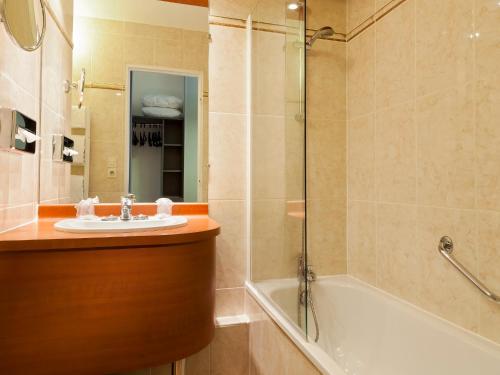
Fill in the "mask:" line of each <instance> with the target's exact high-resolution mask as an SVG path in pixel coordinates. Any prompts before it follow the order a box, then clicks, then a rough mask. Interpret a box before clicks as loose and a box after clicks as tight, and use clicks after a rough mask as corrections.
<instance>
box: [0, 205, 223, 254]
mask: <svg viewBox="0 0 500 375" xmlns="http://www.w3.org/2000/svg"><path fill="white" fill-rule="evenodd" d="M68 206H69V205H66V206H65V205H55V206H52V207H51V209H50V210H48V211H51V212H52V213H53V214H55V215H57V216H56V217H50V215H48V214H47V208H46V207H45V208H44V209H42V210H41V211H42V212H44V214H42V215H39V217H40V218H39V219H38V221H35V222H32V223H29V224H27V225H24V226H21V227H19V228H16V229H13V230H10V231H7V232H4V233H1V234H0V253H6V252H23V251H51V250H61V251H62V250H74V249H91V250H96V249H98V248H112V247H116V248H124V247H142V246H165V245H173V244H180V243H189V242H197V241H202V240H205V239H208V238H210V237H214V236H217V235H218V234H219V233H220V226H219V224H217V222H215V221H214V220H212V219H210V218H209V217H208V215H206V214H189V213H190V212H195V210H186V211H188V212H189V213H188V212H186V211H184V210H182V209H181V210H174V213H177V212H178V214H182V213H184V212H186V213H185V214H184V215H183V216H185V217H187V218H188V223H187V225H184V226H182V227H178V228H170V229H161V230H152V231H142V232H130V233H68V232H60V231H57V230H56V229H55V228H54V224H55V223H56V222H57V221H59V220H61V219H63V218H67V217H68V216H69V215H65V214H64V213H63V212H61V211H60V209H63V210H67V208H68ZM41 207H42V206H40V208H41ZM65 207H66V208H65ZM107 207H111V205H107ZM200 207H202V211H201V212H203V207H204V206H203V204H202V205H200ZM113 208H114V207H113ZM39 211H40V209H39ZM98 211H101V210H99V209H97V207H96V213H98ZM106 211H107V209H106ZM113 211H114V210H113ZM138 211H139V210H138ZM140 211H146V212H147V211H149V210H140ZM176 211H177V212H176ZM179 211H180V212H179ZM182 211H184V212H182ZM198 212H200V211H199V210H198ZM99 213H101V212H99ZM106 213H107V212H106ZM71 216H72V215H71Z"/></svg>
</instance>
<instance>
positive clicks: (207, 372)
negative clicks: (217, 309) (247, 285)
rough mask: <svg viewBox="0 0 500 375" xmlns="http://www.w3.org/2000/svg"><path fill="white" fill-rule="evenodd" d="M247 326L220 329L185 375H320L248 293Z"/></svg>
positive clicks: (191, 359)
mask: <svg viewBox="0 0 500 375" xmlns="http://www.w3.org/2000/svg"><path fill="white" fill-rule="evenodd" d="M241 296H242V297H243V298H244V301H242V302H244V309H243V310H242V312H244V313H245V314H246V315H247V316H248V318H249V322H248V323H243V324H236V325H230V326H225V327H218V328H217V329H216V333H215V339H214V341H213V342H212V343H211V344H210V345H209V346H208V347H206V348H205V349H203V350H202V351H200V352H199V353H197V354H195V355H193V356H192V357H190V358H188V359H187V361H186V375H214V374H216V375H229V374H231V375H278V374H287V375H319V374H320V372H319V371H318V370H317V369H316V367H315V366H314V365H313V364H312V363H311V362H310V361H309V360H308V359H307V358H306V357H305V356H304V354H302V352H301V351H300V350H299V349H298V348H297V347H296V346H295V344H294V343H293V342H292V341H291V340H290V339H289V338H288V336H287V335H286V334H285V333H284V332H283V331H282V330H281V329H280V328H279V327H278V326H277V325H276V323H274V322H273V320H272V319H271V318H270V317H269V315H267V314H266V313H265V312H264V310H262V308H261V307H260V306H259V305H258V304H257V302H256V301H255V300H254V299H253V297H252V296H250V295H249V294H248V293H245V292H244V291H243V293H242V294H241Z"/></svg>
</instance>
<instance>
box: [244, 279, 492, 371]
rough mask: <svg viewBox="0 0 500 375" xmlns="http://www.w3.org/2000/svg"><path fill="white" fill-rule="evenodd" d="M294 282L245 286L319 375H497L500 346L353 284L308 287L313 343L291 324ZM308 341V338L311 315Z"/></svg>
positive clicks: (338, 281)
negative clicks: (316, 336)
mask: <svg viewBox="0 0 500 375" xmlns="http://www.w3.org/2000/svg"><path fill="white" fill-rule="evenodd" d="M297 285H298V282H297V280H296V279H281V280H269V281H263V282H259V283H254V284H252V283H249V284H248V290H249V292H250V293H251V294H252V295H253V296H254V298H255V299H256V300H257V301H258V302H259V304H260V305H261V306H262V308H264V310H266V312H267V313H268V314H269V315H270V316H271V317H272V318H273V319H274V320H275V321H276V323H277V324H278V325H279V326H280V327H281V328H282V329H283V330H284V331H285V332H286V333H287V334H288V335H289V337H290V338H291V339H292V340H293V341H294V342H295V344H296V345H297V346H298V347H299V348H300V349H301V350H302V351H303V352H304V354H305V355H306V356H307V357H308V358H309V359H310V360H311V361H312V362H313V363H314V364H315V365H316V366H317V367H318V369H320V370H321V371H322V372H323V373H324V374H331V375H500V345H498V344H496V343H493V342H491V341H489V340H486V339H484V338H482V337H480V336H478V335H476V334H473V333H471V332H469V331H466V330H464V329H462V328H460V327H458V326H455V325H453V324H451V323H449V322H447V321H445V320H443V319H441V318H439V317H437V316H434V315H432V314H429V313H427V312H425V311H423V310H421V309H419V308H418V307H415V306H413V305H410V304H408V303H406V302H404V301H402V300H400V299H398V298H395V297H393V296H391V295H389V294H387V293H385V292H383V291H381V290H379V289H376V288H374V287H372V286H370V285H367V284H365V283H363V282H361V281H359V280H357V279H355V278H352V277H349V276H345V275H341V276H330V277H321V278H318V280H317V281H315V282H314V283H313V284H312V293H313V301H314V304H315V307H316V313H317V316H318V322H319V331H320V336H319V341H318V343H313V342H312V341H313V339H310V340H307V339H306V338H305V336H304V334H303V333H302V331H301V330H299V329H298V328H297V326H296V325H295V324H294V323H293V322H294V321H296V320H297V318H300V315H298V314H299V312H298V309H297V298H298V296H297ZM308 326H309V329H308V332H309V337H310V338H312V337H314V333H315V330H314V322H313V319H312V314H311V313H310V312H309V315H308Z"/></svg>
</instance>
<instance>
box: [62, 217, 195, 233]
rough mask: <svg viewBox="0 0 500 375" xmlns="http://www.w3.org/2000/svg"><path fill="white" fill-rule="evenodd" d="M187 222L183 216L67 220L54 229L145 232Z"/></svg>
mask: <svg viewBox="0 0 500 375" xmlns="http://www.w3.org/2000/svg"><path fill="white" fill-rule="evenodd" d="M187 221H188V220H187V218H185V217H183V216H170V217H168V218H165V219H155V218H150V219H147V220H128V221H121V220H116V221H103V220H101V219H93V220H82V219H65V220H61V221H58V222H57V223H55V224H54V228H55V229H56V230H58V231H61V232H71V233H119V232H143V231H150V230H160V229H167V228H176V227H181V226H183V225H186V224H187Z"/></svg>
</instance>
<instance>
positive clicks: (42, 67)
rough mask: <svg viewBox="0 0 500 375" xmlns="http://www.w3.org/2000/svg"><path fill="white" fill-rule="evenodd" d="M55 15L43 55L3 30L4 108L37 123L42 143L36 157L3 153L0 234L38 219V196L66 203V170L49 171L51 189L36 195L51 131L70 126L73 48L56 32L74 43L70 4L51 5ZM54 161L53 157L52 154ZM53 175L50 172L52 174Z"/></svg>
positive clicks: (0, 91)
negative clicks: (65, 83)
mask: <svg viewBox="0 0 500 375" xmlns="http://www.w3.org/2000/svg"><path fill="white" fill-rule="evenodd" d="M50 5H51V8H52V9H54V11H55V17H56V18H54V16H53V14H52V12H49V13H48V14H47V34H46V37H45V40H44V42H43V46H42V48H41V49H38V50H37V51H35V52H25V51H23V50H21V49H20V48H19V47H17V46H16V45H14V43H13V42H12V41H11V40H10V38H9V36H8V34H7V33H6V31H5V28H4V26H3V25H0V106H2V107H7V108H15V109H17V110H19V111H21V112H22V113H24V114H26V115H27V116H29V117H31V118H33V119H35V120H36V121H37V122H38V125H39V128H41V131H39V135H40V136H41V137H42V141H41V142H39V143H38V145H37V148H38V149H39V150H40V148H41V149H42V152H41V153H40V151H38V152H37V154H35V155H28V154H17V153H11V152H6V151H0V165H1V166H2V168H0V231H3V230H8V229H10V228H13V227H15V226H17V225H21V224H24V223H27V222H29V221H30V220H32V219H33V218H34V215H35V205H36V203H38V198H39V193H40V197H41V198H42V199H47V200H52V201H64V200H65V199H66V197H67V190H66V189H67V179H66V176H67V170H65V168H64V167H62V165H59V166H55V165H54V164H52V163H50V164H51V168H47V170H48V172H47V174H48V175H50V186H43V187H42V188H41V189H40V192H39V189H38V186H39V184H38V170H39V159H40V158H41V159H42V163H43V160H45V159H47V158H48V155H47V152H48V151H47V150H46V147H45V145H47V144H48V142H50V133H49V132H50V131H52V130H55V129H57V130H58V131H63V130H64V129H65V128H66V126H67V121H68V118H67V113H68V112H67V111H68V104H67V95H66V94H64V91H63V85H62V82H63V81H64V79H70V78H71V77H70V75H69V74H67V73H68V68H69V67H70V66H71V46H70V44H69V42H68V41H67V40H66V39H65V38H64V36H63V33H62V32H61V30H60V29H59V28H58V27H57V24H56V20H57V22H58V23H60V24H64V25H66V26H65V27H66V28H63V30H64V33H65V34H66V37H67V38H68V39H69V40H71V34H72V29H71V22H70V21H69V20H70V19H71V14H72V8H73V2H72V1H57V0H52V1H50ZM50 157H52V156H51V153H50ZM49 170H50V171H49Z"/></svg>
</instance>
